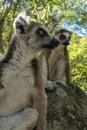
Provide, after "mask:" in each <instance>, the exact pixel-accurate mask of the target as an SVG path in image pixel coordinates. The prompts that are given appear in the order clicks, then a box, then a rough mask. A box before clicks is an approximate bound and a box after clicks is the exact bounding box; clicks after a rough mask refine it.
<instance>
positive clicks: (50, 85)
mask: <svg viewBox="0 0 87 130" xmlns="http://www.w3.org/2000/svg"><path fill="white" fill-rule="evenodd" d="M45 88H46V90H47V91H49V92H50V91H55V90H56V88H57V84H56V83H55V82H53V81H50V80H48V81H47V82H46V85H45Z"/></svg>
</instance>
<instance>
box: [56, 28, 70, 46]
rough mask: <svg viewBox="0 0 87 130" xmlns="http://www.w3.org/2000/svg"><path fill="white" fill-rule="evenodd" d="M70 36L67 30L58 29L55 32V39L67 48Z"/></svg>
mask: <svg viewBox="0 0 87 130" xmlns="http://www.w3.org/2000/svg"><path fill="white" fill-rule="evenodd" d="M71 34H72V33H71V32H69V31H68V30H65V29H60V30H58V31H56V32H55V37H56V38H57V40H58V41H59V43H61V44H63V45H66V46H67V45H69V43H70V38H71Z"/></svg>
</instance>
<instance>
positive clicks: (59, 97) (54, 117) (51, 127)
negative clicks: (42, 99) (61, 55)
mask: <svg viewBox="0 0 87 130" xmlns="http://www.w3.org/2000/svg"><path fill="white" fill-rule="evenodd" d="M47 95H48V109H47V110H48V112H47V130H87V95H86V94H85V93H84V92H83V91H82V90H81V89H79V88H78V87H76V88H75V90H72V89H71V88H70V87H69V86H66V85H63V84H58V85H57V89H56V90H55V91H54V92H48V91H47ZM37 117H38V114H37V112H36V111H35V110H33V111H31V110H29V109H28V108H27V109H25V110H23V111H21V112H19V113H17V114H16V115H13V116H11V117H4V118H0V130H32V129H33V128H34V127H35V125H36V122H37ZM32 124H33V126H32Z"/></svg>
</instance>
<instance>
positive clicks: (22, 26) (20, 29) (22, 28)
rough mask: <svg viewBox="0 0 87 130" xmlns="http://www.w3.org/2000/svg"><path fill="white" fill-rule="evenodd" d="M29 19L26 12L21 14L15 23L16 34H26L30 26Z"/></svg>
mask: <svg viewBox="0 0 87 130" xmlns="http://www.w3.org/2000/svg"><path fill="white" fill-rule="evenodd" d="M28 18H29V17H28V16H26V12H22V13H20V14H19V15H18V16H17V18H16V19H15V21H14V23H13V27H14V30H15V32H16V34H26V29H27V27H28V25H29V19H28Z"/></svg>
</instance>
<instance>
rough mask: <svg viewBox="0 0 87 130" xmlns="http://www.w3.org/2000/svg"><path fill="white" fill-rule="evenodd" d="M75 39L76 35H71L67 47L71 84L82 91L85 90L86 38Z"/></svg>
mask: <svg viewBox="0 0 87 130" xmlns="http://www.w3.org/2000/svg"><path fill="white" fill-rule="evenodd" d="M76 37H77V36H76V34H73V36H72V39H71V45H70V46H69V51H70V59H71V76H72V80H73V82H75V83H76V84H77V85H78V86H79V87H81V88H82V89H83V90H85V89H86V90H87V37H85V38H81V39H79V40H77V39H78V38H76ZM75 38H76V39H75Z"/></svg>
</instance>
